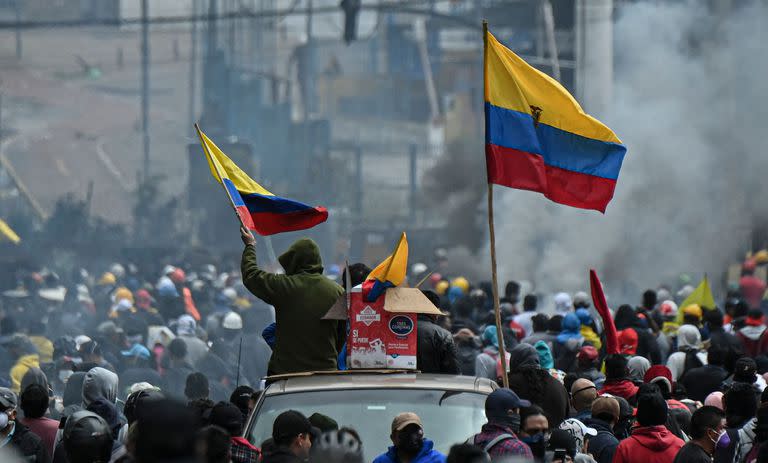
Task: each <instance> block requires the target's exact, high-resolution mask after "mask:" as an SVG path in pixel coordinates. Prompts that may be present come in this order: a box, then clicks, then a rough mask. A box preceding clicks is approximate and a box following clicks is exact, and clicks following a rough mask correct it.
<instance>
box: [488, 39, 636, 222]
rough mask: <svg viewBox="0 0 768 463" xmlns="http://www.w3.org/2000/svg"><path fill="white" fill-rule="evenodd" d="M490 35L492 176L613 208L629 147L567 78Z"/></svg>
mask: <svg viewBox="0 0 768 463" xmlns="http://www.w3.org/2000/svg"><path fill="white" fill-rule="evenodd" d="M485 41H486V44H485V138H486V140H485V142H486V145H485V157H486V164H487V167H488V182H489V183H495V184H498V185H503V186H507V187H510V188H518V189H522V190H530V191H537V192H539V193H542V194H544V196H546V197H547V198H549V199H551V200H552V201H554V202H557V203H561V204H566V205H568V206H573V207H579V208H582V209H595V210H598V211H600V212H605V208H606V206H607V205H608V203H609V202H610V200H611V198H613V190H614V188H615V187H616V180H617V179H618V177H619V170H620V169H621V163H622V161H623V160H624V154H625V153H626V151H627V148H626V147H625V146H624V145H623V144H622V143H621V140H619V138H618V137H617V136H616V134H614V133H613V132H612V131H611V129H609V128H608V127H606V126H605V125H603V124H602V123H601V122H600V121H598V120H597V119H595V118H593V117H592V116H590V115H588V114H586V113H585V112H584V110H582V109H581V106H580V105H579V103H578V102H577V101H576V100H575V99H574V98H573V97H572V96H571V94H570V93H568V91H567V90H566V89H565V88H564V87H563V86H562V85H560V83H558V82H557V81H556V80H554V79H553V78H551V77H549V76H548V75H546V74H544V73H543V72H541V71H538V70H537V69H535V68H533V67H531V66H530V65H529V64H528V63H526V62H525V61H524V60H523V59H522V58H520V57H519V56H517V55H516V54H515V53H513V52H512V51H511V50H509V49H508V48H507V47H505V46H504V45H502V44H501V43H499V41H498V40H496V38H495V37H494V36H493V34H491V33H490V32H488V31H487V30H486V32H485Z"/></svg>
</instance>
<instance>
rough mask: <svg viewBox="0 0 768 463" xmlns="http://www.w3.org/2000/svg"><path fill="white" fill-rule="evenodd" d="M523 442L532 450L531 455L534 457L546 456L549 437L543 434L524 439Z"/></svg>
mask: <svg viewBox="0 0 768 463" xmlns="http://www.w3.org/2000/svg"><path fill="white" fill-rule="evenodd" d="M521 440H522V441H523V442H524V443H525V444H527V445H528V447H530V448H531V453H533V455H534V456H539V457H541V456H544V453H545V452H546V449H547V436H546V435H544V433H543V432H539V433H536V434H534V435H532V436H527V437H523V438H522V439H521Z"/></svg>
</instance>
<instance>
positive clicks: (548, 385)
mask: <svg viewBox="0 0 768 463" xmlns="http://www.w3.org/2000/svg"><path fill="white" fill-rule="evenodd" d="M509 368H510V371H509V375H508V376H509V388H510V389H512V390H513V391H515V392H516V393H517V394H518V395H519V396H520V397H522V398H523V399H525V400H528V401H530V402H532V403H534V404H536V405H539V406H540V407H541V408H543V409H544V414H545V415H546V417H547V420H548V421H549V423H550V425H552V427H556V426H558V425H560V423H562V422H563V420H564V419H565V418H566V417H567V416H568V410H569V406H568V391H566V390H565V386H563V384H562V383H561V382H560V381H558V380H557V379H555V378H553V377H552V375H551V374H550V373H549V371H547V370H545V369H543V368H542V367H541V360H540V358H539V353H538V352H537V351H536V348H534V347H533V346H531V345H530V344H518V345H517V346H515V347H514V348H513V349H512V350H510V351H509Z"/></svg>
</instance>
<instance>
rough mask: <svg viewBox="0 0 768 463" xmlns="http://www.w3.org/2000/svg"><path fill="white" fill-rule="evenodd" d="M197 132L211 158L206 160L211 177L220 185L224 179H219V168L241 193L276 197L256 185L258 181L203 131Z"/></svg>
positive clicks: (198, 130) (208, 157) (224, 176)
mask: <svg viewBox="0 0 768 463" xmlns="http://www.w3.org/2000/svg"><path fill="white" fill-rule="evenodd" d="M197 132H198V135H200V143H201V144H202V145H203V149H206V148H207V153H208V154H209V156H206V158H207V159H208V168H209V169H210V170H211V175H213V178H215V179H216V180H217V181H218V182H219V183H222V180H223V179H222V178H219V176H218V175H217V173H216V169H217V168H218V171H219V172H221V176H222V177H223V178H224V179H229V180H230V181H231V182H232V184H233V185H234V186H235V188H236V189H237V190H238V191H239V192H241V193H244V194H251V193H256V194H260V195H264V196H275V195H274V194H272V193H270V192H269V191H267V189H266V188H264V187H263V186H261V185H259V184H258V183H256V181H255V180H254V179H252V178H251V177H249V176H248V174H246V173H245V172H243V171H242V170H241V169H240V168H239V167H238V166H237V164H235V163H234V162H233V161H232V160H231V159H229V156H227V155H226V154H224V152H223V151H221V149H219V147H218V146H216V144H215V143H214V142H213V141H212V140H211V139H210V138H208V136H207V135H205V134H204V133H203V131H202V130H200V129H199V128H198V129H197ZM214 164H215V167H214Z"/></svg>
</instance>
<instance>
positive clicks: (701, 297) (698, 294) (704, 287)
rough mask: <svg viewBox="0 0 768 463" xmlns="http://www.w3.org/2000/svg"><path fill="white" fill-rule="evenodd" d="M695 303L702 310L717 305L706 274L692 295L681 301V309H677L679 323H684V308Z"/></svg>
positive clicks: (711, 308)
mask: <svg viewBox="0 0 768 463" xmlns="http://www.w3.org/2000/svg"><path fill="white" fill-rule="evenodd" d="M693 304H697V305H698V306H699V307H701V308H702V310H713V309H714V308H715V307H717V304H715V298H714V296H712V290H711V289H710V288H709V280H708V279H707V277H706V275H705V276H704V278H703V279H702V280H701V283H699V286H698V287H696V289H694V290H693V292H692V293H691V295H690V296H688V297H686V298H685V300H684V301H683V302H682V303H680V310H678V311H677V321H678V323H681V324H682V322H683V309H685V308H686V307H688V306H689V305H693Z"/></svg>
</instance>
